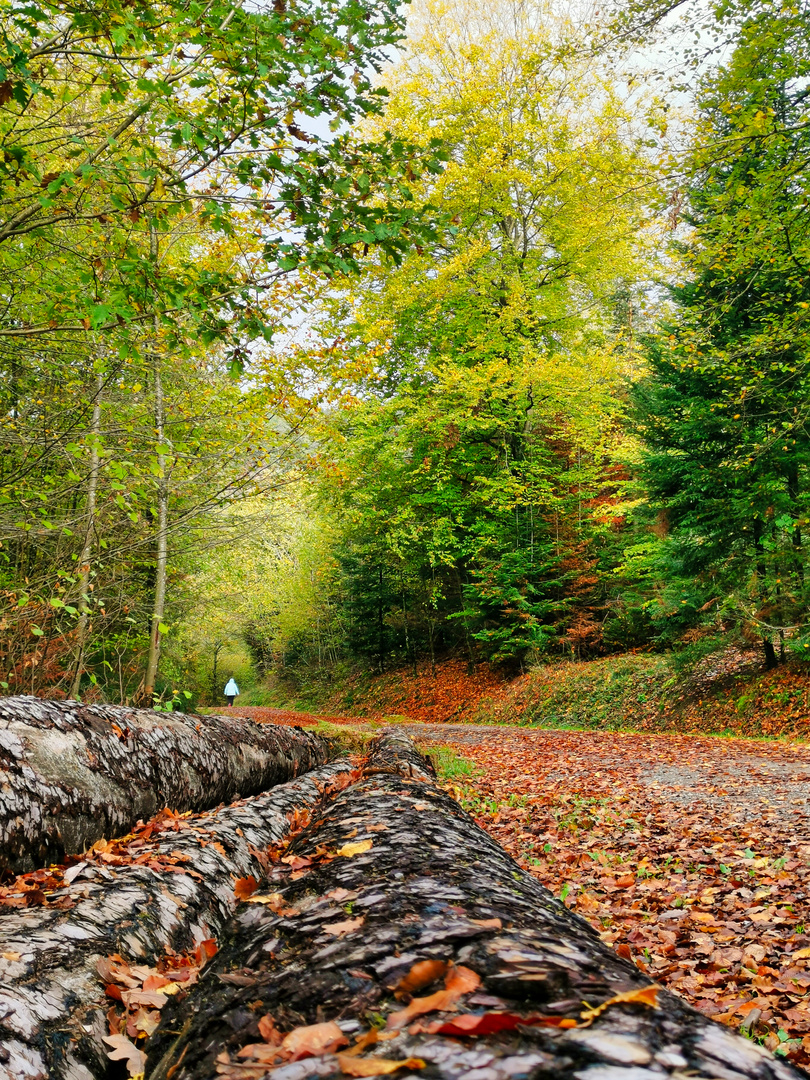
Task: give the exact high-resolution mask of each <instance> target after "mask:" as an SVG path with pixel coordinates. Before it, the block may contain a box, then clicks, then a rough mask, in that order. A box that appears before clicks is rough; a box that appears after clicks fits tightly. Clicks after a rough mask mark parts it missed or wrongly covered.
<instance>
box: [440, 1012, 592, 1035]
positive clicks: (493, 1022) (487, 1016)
mask: <svg viewBox="0 0 810 1080" xmlns="http://www.w3.org/2000/svg"><path fill="white" fill-rule="evenodd" d="M577 1026H578V1025H577V1022H576V1020H571V1019H569V1018H568V1017H565V1016H536V1015H532V1016H520V1015H519V1014H518V1013H508V1012H488V1013H464V1014H463V1015H462V1016H457V1017H454V1018H453V1019H452V1020H435V1021H434V1022H433V1023H432V1024H427V1025H426V1026H425V1028H424V1030H425V1031H426V1032H427V1033H429V1034H431V1035H495V1034H497V1032H499V1031H515V1030H516V1029H517V1028H519V1027H559V1028H574V1027H577Z"/></svg>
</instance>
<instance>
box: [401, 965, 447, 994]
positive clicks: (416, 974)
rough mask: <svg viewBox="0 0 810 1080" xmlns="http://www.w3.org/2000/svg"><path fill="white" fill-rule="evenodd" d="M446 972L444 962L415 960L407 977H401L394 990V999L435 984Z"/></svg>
mask: <svg viewBox="0 0 810 1080" xmlns="http://www.w3.org/2000/svg"><path fill="white" fill-rule="evenodd" d="M446 971H447V961H446V960H417V962H416V963H415V964H414V965H413V967H412V968H411V970H410V971H409V972H408V974H407V975H403V976H402V978H401V979H400V980H399V982H398V983H397V985H396V986H395V988H394V997H396V998H401V997H403V996H404V995H405V994H415V993H416V991H417V990H422V989H423V988H424V987H425V986H430V984H431V983H432V982H436V980H437V979H440V978H441V977H442V975H444V973H445V972H446Z"/></svg>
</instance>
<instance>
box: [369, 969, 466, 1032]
mask: <svg viewBox="0 0 810 1080" xmlns="http://www.w3.org/2000/svg"><path fill="white" fill-rule="evenodd" d="M480 985H481V979H480V978H479V976H478V975H477V974H476V973H475V972H474V971H471V970H470V968H467V967H451V968H450V969H449V970H448V972H447V975H446V976H445V980H444V990H437V991H436V993H435V994H431V995H430V996H429V997H423V998H414V999H413V1001H412V1002H411V1003H410V1005H407V1006H406V1007H405V1008H404V1009H400V1010H399V1011H398V1012H395V1013H391V1015H390V1016H389V1017H388V1022H387V1025H386V1026H387V1027H388V1028H389V1030H390V1029H393V1028H402V1027H405V1026H406V1025H407V1024H409V1023H410V1021H411V1020H413V1019H414V1017H417V1016H424V1014H425V1013H429V1012H444V1011H445V1010H451V1009H455V1008H456V1002H457V1001H458V1000H459V998H462V997H463V996H464V995H465V994H469V993H472V991H473V990H477V989H478V987H479V986H480Z"/></svg>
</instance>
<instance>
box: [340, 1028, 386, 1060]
mask: <svg viewBox="0 0 810 1080" xmlns="http://www.w3.org/2000/svg"><path fill="white" fill-rule="evenodd" d="M379 1040H380V1036H379V1032H378V1031H377V1029H376V1028H370V1029H369V1030H368V1031H367V1032H366V1033H365V1034H364V1035H361V1036H360V1038H359V1039H358V1040H357V1042H356V1043H355V1044H354V1046H353V1047H352V1048H351V1050H344V1051H343V1053H342V1055H341V1057H354V1056H355V1055H356V1054H362V1053H363V1051H364V1050H367V1049H368V1047H369V1046H374V1044H375V1043H377V1042H379Z"/></svg>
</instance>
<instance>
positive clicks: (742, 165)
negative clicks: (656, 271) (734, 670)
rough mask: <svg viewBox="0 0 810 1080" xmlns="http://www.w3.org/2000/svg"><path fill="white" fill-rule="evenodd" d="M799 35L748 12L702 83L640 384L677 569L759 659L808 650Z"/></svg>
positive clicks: (801, 18)
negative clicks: (678, 228) (670, 284)
mask: <svg viewBox="0 0 810 1080" xmlns="http://www.w3.org/2000/svg"><path fill="white" fill-rule="evenodd" d="M738 14H739V13H738ZM808 30H810V22H809V21H808V16H807V13H806V12H802V11H800V10H799V9H792V8H790V9H789V8H777V9H771V8H768V9H767V10H766V9H764V8H758V7H756V6H754V7H752V8H751V9H749V10H746V11H744V12H743V13H742V16H741V22H740V23H739V25H737V26H735V27H734V28H733V49H732V50H731V52H730V55H729V56H728V59H727V60H725V61H724V62H723V63H722V64H721V65H720V66H719V67H718V69H717V70H716V71H714V72H712V73H711V74H709V75H707V76H706V77H704V79H703V80H702V82H701V85H700V92H699V106H700V117H699V124H698V127H697V130H696V132H695V136H694V140H693V149H692V152H691V155H690V159H689V187H688V191H687V204H686V205H687V209H686V214H687V219H688V222H689V224H690V225H691V227H692V237H691V239H690V241H689V244H688V247H687V250H686V251H685V273H686V280H685V281H684V282H683V284H681V285H679V286H677V287H676V288H674V290H673V295H674V298H675V300H676V303H677V307H676V310H675V312H674V315H673V318H672V319H671V322H670V325H669V326H668V327H666V328H665V332H664V334H662V335H661V337H660V339H659V340H658V342H656V343H655V344H654V345H653V346H652V348H651V353H650V372H649V375H648V377H647V378H646V379H644V380H643V381H642V382H641V383H640V384H639V386H638V388H637V391H636V401H637V406H638V430H639V433H640V434H641V437H642V439H643V443H644V446H645V451H644V466H643V475H644V477H645V479H646V483H647V485H648V489H649V492H650V496H651V498H652V500H653V505H654V506H655V507H657V508H659V509H660V510H661V511H662V512H663V514H664V515H665V518H666V523H667V528H668V529H669V530H670V535H669V537H668V539H667V547H668V549H669V551H670V553H671V556H672V557H673V559H674V563H675V564H676V566H677V569H678V571H679V573H680V576H681V577H682V578H683V579H686V580H693V581H695V583H696V585H697V587H698V590H699V592H698V596H697V597H696V598H695V601H694V603H695V606H696V607H698V608H701V607H703V606H704V605H705V607H706V608H708V609H711V610H712V613H713V615H714V614H715V613H716V612H718V611H719V612H720V613H721V614H722V615H723V616H724V617H725V618H726V619H727V620H730V621H732V622H735V623H737V624H739V625H742V626H743V627H745V628H746V630H747V632H748V633H750V634H753V635H756V636H758V637H760V638H761V640H762V642H763V646H764V650H765V656H766V660H767V663H768V664H769V665H773V664H774V663H776V661H777V657H778V655H784V653H785V649H786V648H787V649H792V650H794V651H797V652H799V653H800V654H803V653H804V651H805V650H808V651H810V588H809V587H810V580H808V570H810V568H808V567H807V558H808V547H807V539H806V534H807V524H808V515H810V428H808V419H810V416H809V410H810V128H809V127H808V118H809V117H810V113H808V103H810V96H808V91H807V85H806V84H807V77H808V74H810V49H808Z"/></svg>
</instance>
